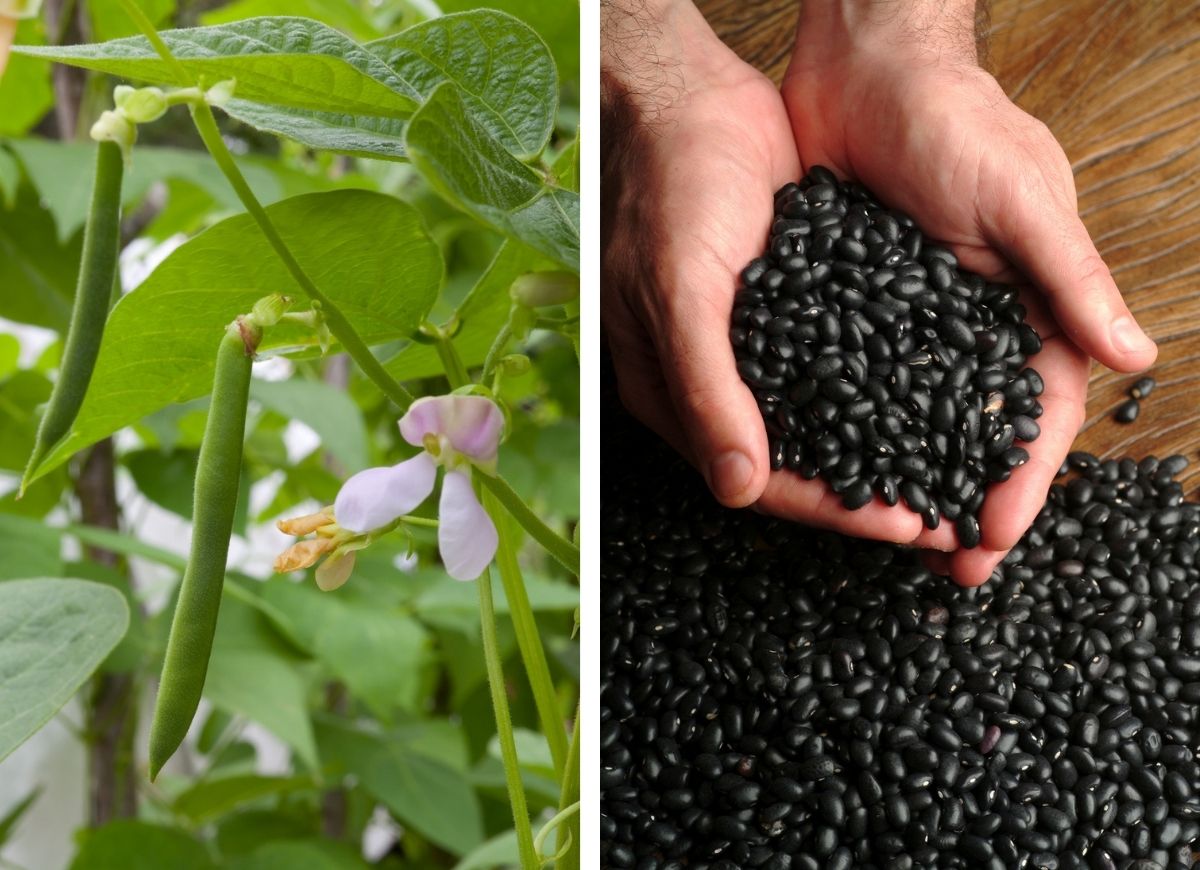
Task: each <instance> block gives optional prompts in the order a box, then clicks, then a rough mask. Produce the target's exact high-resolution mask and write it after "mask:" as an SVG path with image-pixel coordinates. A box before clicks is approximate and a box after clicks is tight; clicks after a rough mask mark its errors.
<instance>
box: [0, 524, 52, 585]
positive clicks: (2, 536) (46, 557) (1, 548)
mask: <svg viewBox="0 0 1200 870" xmlns="http://www.w3.org/2000/svg"><path fill="white" fill-rule="evenodd" d="M0 552H3V554H4V556H3V558H0V580H16V579H18V578H20V577H55V576H57V575H59V574H61V573H62V567H63V564H62V557H61V556H60V555H59V553H60V547H59V543H58V533H57V530H56V529H54V528H53V527H51V526H47V525H46V524H45V523H42V522H38V521H36V520H31V519H27V518H26V517H18V516H9V515H7V514H0Z"/></svg>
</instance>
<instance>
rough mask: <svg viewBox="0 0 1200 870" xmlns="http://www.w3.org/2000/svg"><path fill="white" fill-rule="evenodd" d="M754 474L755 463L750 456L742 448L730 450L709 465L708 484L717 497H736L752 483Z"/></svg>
mask: <svg viewBox="0 0 1200 870" xmlns="http://www.w3.org/2000/svg"><path fill="white" fill-rule="evenodd" d="M753 474H754V463H753V462H751V461H750V457H749V456H747V455H746V454H745V453H742V452H741V451H740V450H730V451H728V452H726V453H722V454H721V455H720V456H718V457H717V458H716V459H714V460H713V461H712V463H711V464H710V465H709V466H708V485H709V486H710V487H711V488H712V491H713V493H714V494H715V495H716V496H717V498H720V499H731V498H736V497H737V496H739V495H741V493H742V491H743V490H745V489H746V487H747V486H749V485H750V478H751V476H753Z"/></svg>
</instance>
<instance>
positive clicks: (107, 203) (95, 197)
mask: <svg viewBox="0 0 1200 870" xmlns="http://www.w3.org/2000/svg"><path fill="white" fill-rule="evenodd" d="M124 168H125V160H124V157H123V156H122V154H121V147H120V146H119V145H117V144H116V143H115V142H101V143H100V144H99V146H98V147H97V149H96V180H95V184H94V186H93V187H92V202H91V208H90V211H89V212H88V220H87V227H86V229H85V230H84V233H83V256H82V258H81V260H80V263H79V280H78V282H77V284H76V287H75V304H74V307H73V308H72V310H71V322H70V325H69V327H68V329H67V341H66V345H65V346H64V348H63V355H62V365H61V366H60V367H59V371H58V380H57V381H55V383H54V391H53V392H52V393H51V394H50V402H49V404H48V405H47V406H46V413H45V416H43V417H42V422H41V425H40V426H39V427H38V433H37V441H36V442H35V444H34V447H33V454H32V455H31V456H30V457H29V464H28V465H27V466H26V467H25V475H24V479H23V480H22V481H21V489H22V491H24V489H25V487H26V486H27V485H28V483H29V479H30V476H31V475H32V474H33V473H34V472H35V471H36V470H37V467H38V465H39V464H41V462H42V460H43V459H45V457H46V454H47V453H49V452H50V449H51V448H52V447H53V446H54V445H55V444H56V443H57V442H58V440H59V439H60V438H62V437H63V436H64V435H66V434H67V432H69V431H70V429H71V425H72V424H73V423H74V422H75V416H76V414H78V413H79V406H80V405H82V404H83V397H84V394H85V393H87V388H88V382H89V381H91V379H92V370H93V369H94V368H95V366H96V355H97V354H98V353H99V352H100V339H101V338H102V337H103V335H104V324H105V322H106V321H107V320H108V309H109V305H110V303H111V302H112V296H113V281H114V279H115V277H116V273H117V255H118V253H119V252H120V239H121V177H122V175H123V173H124Z"/></svg>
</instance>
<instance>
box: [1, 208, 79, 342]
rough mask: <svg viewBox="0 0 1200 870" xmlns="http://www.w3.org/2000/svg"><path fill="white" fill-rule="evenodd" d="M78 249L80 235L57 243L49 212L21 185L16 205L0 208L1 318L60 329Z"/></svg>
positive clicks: (70, 296)
mask: <svg viewBox="0 0 1200 870" xmlns="http://www.w3.org/2000/svg"><path fill="white" fill-rule="evenodd" d="M81 247H82V244H81V240H80V238H79V237H75V238H73V239H72V240H71V241H69V242H67V243H66V244H63V243H62V242H60V241H59V239H58V236H57V235H56V234H55V229H54V221H53V220H52V219H51V218H50V214H49V213H48V212H47V211H46V210H45V209H43V208H42V207H41V206H40V205H39V204H38V202H37V199H36V196H35V194H34V192H33V190H32V189H31V188H30V187H29V186H28V185H21V187H20V188H19V191H18V194H17V202H16V205H15V206H14V207H13V208H11V209H0V287H2V288H3V292H0V317H6V318H8V319H9V320H16V321H17V322H19V323H32V324H33V325H35V326H46V327H49V328H50V329H58V330H62V329H65V328H66V325H67V321H68V320H69V319H70V317H71V300H72V299H74V298H75V273H76V271H77V270H78V268H79V252H80V249H81Z"/></svg>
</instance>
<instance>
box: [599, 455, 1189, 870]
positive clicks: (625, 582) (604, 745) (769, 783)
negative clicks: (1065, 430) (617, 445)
mask: <svg viewBox="0 0 1200 870" xmlns="http://www.w3.org/2000/svg"><path fill="white" fill-rule="evenodd" d="M609 437H610V435H609V433H608V432H606V434H605V438H606V440H607V439H608V438H609ZM633 454H640V455H641V456H642V459H643V461H641V462H636V463H632V464H631V462H632V460H631V459H630V456H631V455H633ZM622 464H623V465H625V466H626V473H625V474H623V475H620V474H614V473H607V472H606V480H605V491H604V503H603V509H602V519H603V540H602V569H601V570H602V586H601V589H602V592H601V596H602V611H603V615H602V623H601V631H602V648H601V724H600V746H601V762H600V764H601V767H600V785H601V790H602V791H601V819H600V822H601V841H602V851H601V865H602V866H605V867H633V868H639V870H651V868H659V870H678V868H685V867H686V868H692V870H703V868H711V870H735V868H747V867H762V868H771V870H785V868H808V870H817V868H835V870H846V868H851V867H853V868H875V867H878V868H908V867H936V868H954V867H978V868H1006V867H1007V868H1014V867H1022V868H1024V867H1028V868H1056V867H1057V868H1084V867H1087V868H1096V870H1101V868H1133V870H1149V868H1166V870H1182V868H1187V867H1193V866H1195V864H1196V860H1197V859H1198V858H1200V854H1196V852H1194V851H1193V849H1196V850H1197V851H1200V845H1198V844H1197V841H1198V840H1200V763H1198V748H1200V716H1198V715H1197V709H1198V705H1200V568H1198V566H1197V552H1198V550H1200V506H1198V505H1196V504H1193V503H1185V502H1184V501H1183V493H1182V489H1181V487H1180V484H1179V483H1178V482H1175V481H1174V480H1173V477H1174V476H1175V475H1177V474H1178V473H1179V472H1180V471H1181V470H1182V469H1183V468H1184V467H1185V466H1186V464H1187V462H1186V460H1184V459H1183V457H1178V456H1173V457H1170V458H1168V459H1164V460H1161V461H1160V460H1157V459H1154V458H1147V459H1143V460H1142V461H1140V462H1134V461H1133V460H1131V459H1123V460H1120V461H1113V460H1105V461H1100V460H1098V459H1097V458H1096V457H1094V456H1092V455H1089V454H1082V453H1077V454H1072V455H1071V457H1070V458H1069V461H1068V464H1067V465H1065V466H1064V469H1063V470H1064V473H1067V474H1068V475H1069V477H1068V478H1067V479H1066V480H1065V482H1059V483H1056V484H1055V486H1054V487H1053V489H1052V490H1051V492H1050V494H1049V497H1048V498H1047V501H1046V504H1045V506H1044V508H1043V509H1042V511H1041V513H1040V514H1039V516H1038V518H1037V520H1036V522H1035V523H1034V524H1033V526H1032V528H1031V529H1030V530H1029V532H1028V533H1027V534H1026V535H1025V537H1024V539H1023V540H1022V541H1021V542H1020V544H1019V545H1018V546H1017V547H1016V548H1015V549H1014V550H1013V551H1012V553H1011V554H1010V555H1009V556H1008V558H1006V559H1005V561H1004V562H1003V564H1002V565H1001V566H1000V567H999V568H998V569H997V571H996V573H995V574H994V575H993V577H992V579H991V580H990V581H989V582H988V583H987V584H985V585H984V586H982V587H980V588H978V589H962V588H959V587H956V586H954V585H953V584H951V583H950V581H948V580H946V579H944V578H941V577H937V576H934V575H932V574H931V573H930V572H928V571H927V570H925V569H924V568H922V567H921V565H920V563H919V562H918V560H917V559H916V557H915V555H914V554H913V553H912V552H911V551H908V550H905V549H902V548H898V547H892V546H889V545H881V544H878V543H872V542H867V541H860V540H856V539H851V538H845V537H841V536H838V535H835V534H830V533H826V532H820V531H816V530H810V529H806V528H804V527H800V526H796V525H793V524H788V523H784V522H781V521H777V520H773V519H770V518H767V517H764V516H760V515H758V514H755V513H752V512H748V511H731V510H727V509H725V508H722V507H720V506H719V505H717V504H716V503H715V502H714V501H713V500H712V498H711V497H710V496H709V495H708V493H707V492H706V490H705V489H704V487H703V484H702V482H700V481H699V480H698V478H697V477H696V475H695V474H694V473H693V472H692V471H691V470H690V469H688V468H686V467H684V466H683V465H682V464H681V463H679V462H678V461H671V459H670V458H669V456H668V454H666V453H665V452H661V449H660V448H657V447H647V448H646V449H644V450H643V449H641V447H640V445H639V442H638V441H637V440H636V439H632V438H629V437H625V438H622ZM1068 466H1069V468H1068Z"/></svg>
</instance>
